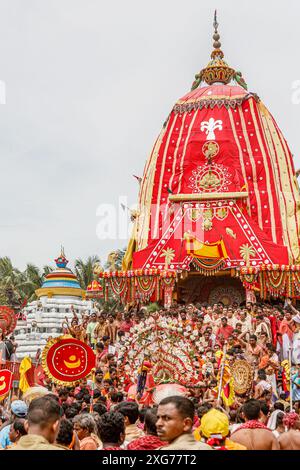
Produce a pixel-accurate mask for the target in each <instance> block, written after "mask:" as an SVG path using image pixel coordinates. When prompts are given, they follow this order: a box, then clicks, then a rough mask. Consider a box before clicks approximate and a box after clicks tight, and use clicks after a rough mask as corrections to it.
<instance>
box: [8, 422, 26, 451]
mask: <svg viewBox="0 0 300 470" xmlns="http://www.w3.org/2000/svg"><path fill="white" fill-rule="evenodd" d="M26 434H27V431H26V429H25V419H22V418H17V419H15V420H14V422H13V423H12V424H11V425H10V431H9V440H10V442H11V444H10V445H9V446H7V447H6V449H7V448H9V447H12V446H14V445H17V443H18V442H19V439H20V438H21V437H22V436H26Z"/></svg>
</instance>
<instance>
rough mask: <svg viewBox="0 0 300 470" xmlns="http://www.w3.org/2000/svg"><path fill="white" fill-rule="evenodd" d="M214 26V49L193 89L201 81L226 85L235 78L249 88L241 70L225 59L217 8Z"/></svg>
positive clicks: (198, 74) (196, 78) (197, 75)
mask: <svg viewBox="0 0 300 470" xmlns="http://www.w3.org/2000/svg"><path fill="white" fill-rule="evenodd" d="M213 27H214V34H213V47H214V49H213V51H212V53H211V55H210V57H211V60H210V62H209V63H208V64H207V66H206V67H205V68H204V69H202V70H201V71H200V72H199V73H197V74H196V75H195V80H194V82H193V85H192V90H195V89H196V88H198V86H199V85H200V83H201V82H205V83H207V84H208V85H213V84H214V83H224V84H225V85H227V84H228V83H230V82H231V80H233V79H234V80H236V82H237V83H238V84H239V85H241V86H242V87H243V88H245V89H247V84H246V82H245V80H244V79H243V77H242V74H241V72H236V71H235V70H234V69H232V68H231V67H230V66H229V65H228V64H227V63H226V62H225V60H224V53H223V51H222V50H221V41H220V34H219V23H218V20H217V10H215V14H214V22H213Z"/></svg>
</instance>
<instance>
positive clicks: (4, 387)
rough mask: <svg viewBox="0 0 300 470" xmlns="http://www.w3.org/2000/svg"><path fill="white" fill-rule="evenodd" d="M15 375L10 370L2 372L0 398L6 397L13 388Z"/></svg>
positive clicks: (0, 371) (0, 374)
mask: <svg viewBox="0 0 300 470" xmlns="http://www.w3.org/2000/svg"><path fill="white" fill-rule="evenodd" d="M12 378H13V374H12V372H11V371H10V370H8V369H2V370H0V397H3V396H4V395H6V394H7V393H8V392H9V391H10V389H11V386H12Z"/></svg>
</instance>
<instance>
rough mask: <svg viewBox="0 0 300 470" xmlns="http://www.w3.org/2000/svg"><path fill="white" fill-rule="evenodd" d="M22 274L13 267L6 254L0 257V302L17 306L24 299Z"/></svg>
mask: <svg viewBox="0 0 300 470" xmlns="http://www.w3.org/2000/svg"><path fill="white" fill-rule="evenodd" d="M23 283H24V275H23V274H22V273H21V271H19V270H18V269H16V268H14V267H13V264H12V262H11V259H10V258H8V256H5V257H3V258H0V302H1V303H2V304H6V305H10V306H12V307H16V308H18V306H19V305H21V303H22V301H23V300H24V298H25V297H24V293H23V292H22V285H23Z"/></svg>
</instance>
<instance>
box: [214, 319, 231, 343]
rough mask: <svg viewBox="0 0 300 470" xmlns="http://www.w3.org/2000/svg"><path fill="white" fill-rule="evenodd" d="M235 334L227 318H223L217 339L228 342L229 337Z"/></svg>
mask: <svg viewBox="0 0 300 470" xmlns="http://www.w3.org/2000/svg"><path fill="white" fill-rule="evenodd" d="M232 332H233V327H232V326H230V325H228V322H227V318H226V317H222V318H221V326H220V328H218V330H217V333H216V339H217V340H220V339H224V340H225V341H227V340H228V338H229V336H230V335H231V334H232Z"/></svg>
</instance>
